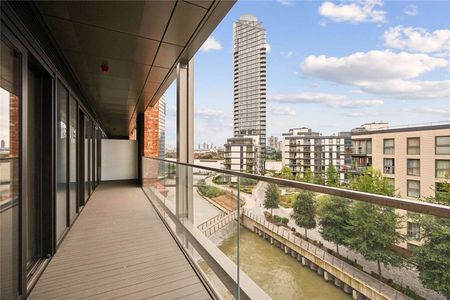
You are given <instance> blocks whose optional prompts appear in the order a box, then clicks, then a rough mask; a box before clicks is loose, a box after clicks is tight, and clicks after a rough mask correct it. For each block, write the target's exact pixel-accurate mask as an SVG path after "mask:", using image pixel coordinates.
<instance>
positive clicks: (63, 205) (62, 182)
mask: <svg viewBox="0 0 450 300" xmlns="http://www.w3.org/2000/svg"><path fill="white" fill-rule="evenodd" d="M68 97H69V93H68V91H67V89H66V88H65V87H64V86H63V85H62V84H61V82H58V99H57V120H56V130H57V134H56V238H57V240H59V239H60V238H61V237H62V235H63V233H64V231H65V229H66V228H67V214H68V210H67V196H68V188H67V175H68V174H67V171H68V168H67V153H68V151H67V147H68V137H67V124H68V123H67V120H68V114H67V103H68Z"/></svg>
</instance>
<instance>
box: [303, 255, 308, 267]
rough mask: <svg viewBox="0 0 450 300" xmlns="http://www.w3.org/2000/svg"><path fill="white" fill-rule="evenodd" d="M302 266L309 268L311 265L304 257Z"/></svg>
mask: <svg viewBox="0 0 450 300" xmlns="http://www.w3.org/2000/svg"><path fill="white" fill-rule="evenodd" d="M302 265H304V266H308V265H309V261H308V260H307V259H306V258H304V257H302Z"/></svg>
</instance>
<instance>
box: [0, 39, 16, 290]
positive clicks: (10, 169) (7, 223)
mask: <svg viewBox="0 0 450 300" xmlns="http://www.w3.org/2000/svg"><path fill="white" fill-rule="evenodd" d="M0 76H1V81H0V253H1V255H0V278H1V280H0V298H1V299H15V298H17V297H18V295H19V293H18V291H19V286H18V279H19V274H18V267H19V261H18V258H19V257H18V255H19V250H18V236H19V232H18V224H19V223H18V221H19V211H18V210H19V206H18V204H19V158H20V156H19V153H20V152H19V150H20V147H19V103H20V102H19V94H20V92H19V91H20V54H19V53H18V52H17V51H16V50H14V49H13V48H12V47H10V46H9V45H8V44H7V43H6V42H5V41H3V40H2V41H1V72H0Z"/></svg>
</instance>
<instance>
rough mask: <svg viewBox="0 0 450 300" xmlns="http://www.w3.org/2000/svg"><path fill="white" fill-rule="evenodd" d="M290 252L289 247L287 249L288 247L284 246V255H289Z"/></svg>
mask: <svg viewBox="0 0 450 300" xmlns="http://www.w3.org/2000/svg"><path fill="white" fill-rule="evenodd" d="M289 251H290V249H289V247H287V246H284V253H285V254H288V253H289Z"/></svg>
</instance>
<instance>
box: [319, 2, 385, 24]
mask: <svg viewBox="0 0 450 300" xmlns="http://www.w3.org/2000/svg"><path fill="white" fill-rule="evenodd" d="M382 6H383V1H382V0H358V1H354V2H351V3H350V2H344V3H340V4H334V3H333V2H330V1H326V2H324V3H322V5H321V6H320V7H319V14H320V15H321V16H323V17H327V18H329V19H331V20H332V21H334V22H349V23H352V24H357V23H362V22H372V23H382V22H385V20H386V12H385V11H383V10H380V9H378V7H382ZM319 24H320V23H319ZM322 24H323V23H322ZM325 24H326V23H325Z"/></svg>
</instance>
